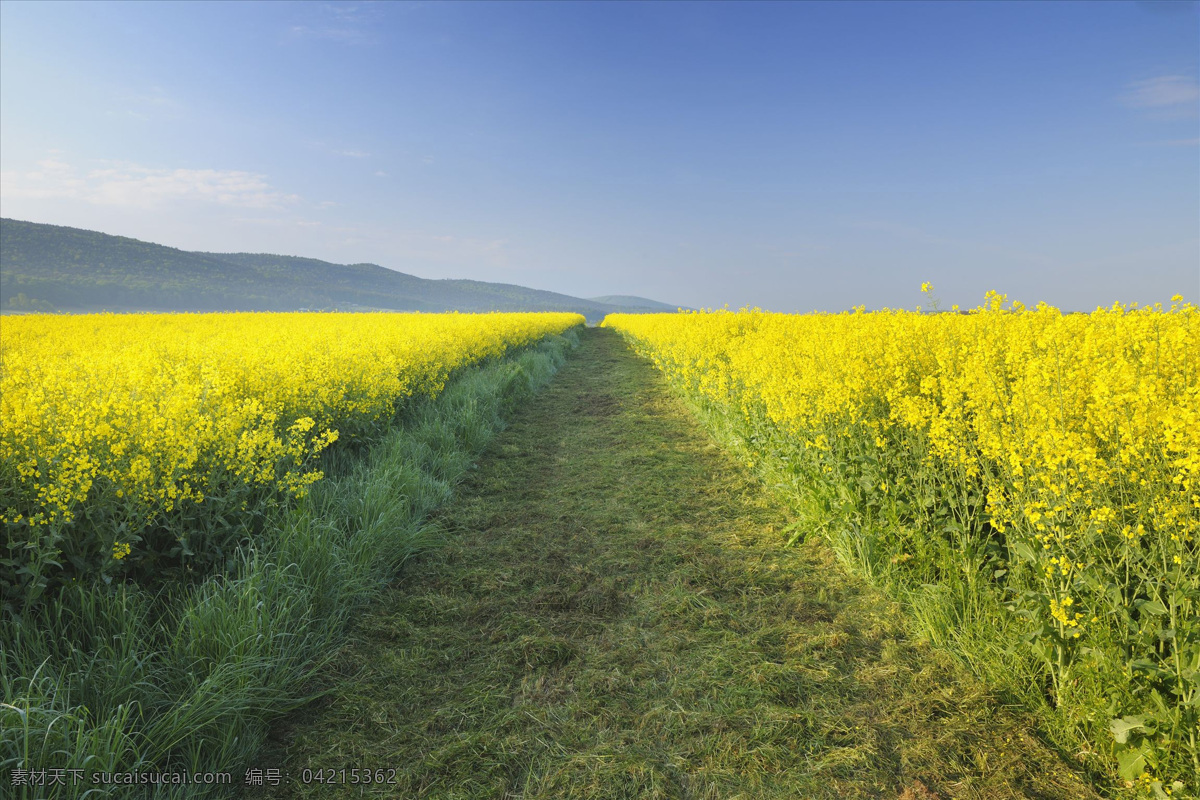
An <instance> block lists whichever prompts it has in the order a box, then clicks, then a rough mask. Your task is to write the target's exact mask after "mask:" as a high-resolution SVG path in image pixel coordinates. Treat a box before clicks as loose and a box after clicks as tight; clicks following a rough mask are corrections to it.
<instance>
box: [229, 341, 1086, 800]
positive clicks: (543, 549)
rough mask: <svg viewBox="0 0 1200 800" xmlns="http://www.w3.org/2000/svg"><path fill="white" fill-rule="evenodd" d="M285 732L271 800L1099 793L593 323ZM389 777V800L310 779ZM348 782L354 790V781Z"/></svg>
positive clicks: (271, 759) (382, 792)
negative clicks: (318, 775)
mask: <svg viewBox="0 0 1200 800" xmlns="http://www.w3.org/2000/svg"><path fill="white" fill-rule="evenodd" d="M582 341H583V344H582V346H581V347H580V349H579V350H578V351H577V353H576V355H575V356H574V357H573V358H572V359H571V360H570V361H569V362H568V363H567V364H566V365H565V366H564V367H563V369H562V371H561V372H560V373H559V375H558V377H557V378H556V379H555V381H554V382H553V383H552V384H551V385H550V386H549V387H548V388H547V389H546V390H545V391H544V392H543V393H542V394H541V395H540V396H538V397H537V398H536V399H534V400H533V401H531V402H529V403H528V404H527V405H526V406H525V407H524V408H522V409H520V410H519V411H518V412H517V414H516V415H515V416H514V418H513V422H512V424H511V425H510V427H509V428H508V429H507V430H506V431H505V432H504V433H502V434H501V435H499V436H498V437H497V438H496V439H495V440H494V441H493V443H492V444H491V446H490V448H489V449H488V451H487V452H486V453H485V455H484V457H483V459H482V460H481V463H480V466H479V468H478V469H477V470H476V471H474V472H472V473H471V474H470V477H469V478H468V479H467V482H466V484H465V485H463V486H462V487H461V488H460V492H459V499H457V500H455V501H453V502H452V503H451V504H450V505H448V506H446V507H445V508H444V509H443V510H442V511H441V512H440V513H439V514H438V515H437V517H436V519H435V524H437V525H439V526H440V528H441V530H442V531H443V534H444V538H445V541H444V546H442V547H441V548H439V549H438V550H436V551H434V552H431V553H428V554H426V555H424V556H421V557H419V558H417V559H414V560H412V561H410V562H409V564H408V566H407V567H406V568H405V571H404V573H403V575H402V576H401V577H400V579H399V580H398V581H397V583H396V586H395V587H394V589H393V590H392V591H391V592H390V593H389V594H388V595H387V596H386V598H385V599H384V601H383V603H382V604H381V605H380V606H378V607H376V608H375V609H373V610H372V611H371V612H370V613H368V614H367V615H366V616H364V617H363V618H362V619H361V620H360V622H359V625H358V627H357V630H356V631H355V633H354V635H353V638H352V641H351V643H350V644H349V645H348V646H347V647H346V648H345V649H344V650H343V651H342V652H341V653H340V654H339V656H338V657H337V659H336V660H335V661H334V665H333V668H332V670H331V671H330V674H328V675H327V676H326V677H327V680H328V681H330V683H331V685H332V686H333V689H332V691H331V692H330V693H329V694H328V695H327V696H326V697H325V698H324V699H323V700H321V701H318V702H317V703H315V704H314V705H313V706H312V707H310V708H309V709H308V710H306V711H304V712H302V713H301V714H298V715H294V716H293V717H291V718H290V719H289V720H288V721H287V723H286V724H285V725H284V726H282V727H281V728H280V729H279V730H278V731H277V740H276V742H275V743H274V744H273V749H272V750H270V751H269V752H268V753H267V754H266V755H265V757H264V759H263V760H262V762H261V763H262V764H263V765H264V766H281V767H283V768H284V769H285V770H286V772H287V774H288V775H289V776H290V783H289V784H287V785H286V786H283V787H280V788H278V789H264V790H255V791H254V792H253V793H252V796H255V797H259V796H264V797H265V796H271V797H297V796H312V797H322V798H325V797H338V796H345V797H358V796H385V797H397V798H399V797H404V798H411V797H431V798H485V797H486V798H547V799H549V798H713V799H714V800H716V799H717V798H721V799H725V798H735V797H741V798H775V797H778V798H826V797H828V798H834V797H838V798H841V797H854V798H858V797H861V798H903V799H904V800H929V798H935V797H936V798H950V797H972V798H1017V797H1021V798H1088V797H1092V796H1094V795H1092V793H1091V792H1090V791H1089V790H1088V789H1087V788H1086V787H1085V786H1083V785H1082V784H1080V783H1079V781H1078V779H1077V778H1075V777H1074V775H1073V774H1071V773H1070V772H1069V771H1068V770H1066V769H1065V768H1064V766H1063V762H1062V761H1061V759H1060V758H1059V757H1058V756H1057V755H1055V754H1053V753H1051V752H1049V751H1048V750H1046V748H1045V747H1043V746H1042V745H1041V744H1040V743H1039V742H1038V740H1036V739H1035V738H1034V737H1033V736H1032V735H1031V733H1030V730H1031V728H1030V723H1029V722H1028V720H1025V719H1022V718H1020V717H1019V716H1017V715H1015V714H1013V713H1012V712H1010V711H1008V710H1006V709H1003V708H1001V707H1000V706H999V704H998V703H997V701H996V700H995V699H994V698H993V697H990V696H989V695H988V694H986V693H985V692H984V691H982V690H981V689H980V688H979V687H978V686H977V685H975V684H973V683H971V682H970V681H968V680H966V679H964V678H962V677H960V676H959V673H957V672H956V670H954V669H953V668H952V667H951V666H950V664H949V663H948V662H946V661H944V660H942V659H940V658H939V657H938V656H937V654H936V653H933V652H931V651H930V650H928V649H927V648H924V647H922V646H919V645H917V644H915V643H912V642H909V641H907V640H906V639H905V637H904V635H903V633H902V625H901V622H900V619H899V617H898V615H897V612H896V610H895V609H894V608H893V607H892V606H890V605H889V604H888V603H886V602H884V601H883V600H881V599H880V598H879V597H878V595H876V594H875V593H874V592H873V591H871V590H870V589H868V588H866V587H865V586H863V585H862V584H861V583H860V582H858V581H856V580H853V579H850V578H847V577H845V576H844V575H843V574H842V572H841V570H840V569H839V568H838V566H837V565H836V563H835V562H834V560H833V557H832V556H831V554H830V553H829V552H828V550H827V549H826V548H825V547H824V546H822V545H821V544H820V543H816V542H814V543H810V544H808V545H805V546H802V547H799V548H791V549H786V548H783V547H782V546H781V540H782V538H783V537H784V534H783V533H782V532H781V531H782V529H783V528H784V527H785V525H786V524H787V522H788V520H787V519H786V516H785V512H784V511H783V510H782V506H781V505H779V504H776V503H774V502H773V501H772V499H771V498H770V496H769V494H768V492H767V491H766V490H765V489H763V488H762V487H761V486H760V485H758V484H756V483H754V482H753V480H752V479H751V478H750V477H748V475H747V474H746V473H745V472H744V471H743V470H741V469H740V467H738V466H737V465H736V464H735V463H733V462H732V461H731V460H730V459H729V458H728V457H727V456H725V455H724V454H723V453H722V452H721V451H720V450H718V449H717V448H716V447H715V446H714V445H712V444H711V442H710V439H709V438H708V436H707V435H706V434H705V432H704V431H703V430H702V429H701V428H700V427H699V426H698V424H697V423H696V422H695V421H694V420H693V419H692V418H691V417H690V416H689V415H688V413H687V411H686V410H685V409H684V408H683V406H682V404H681V403H680V402H679V401H678V400H677V399H675V398H674V397H673V396H672V395H671V394H670V393H669V392H668V391H667V389H666V387H665V385H664V384H663V382H662V380H661V378H660V377H659V376H658V374H657V373H656V372H655V371H654V369H653V368H652V367H651V366H650V365H649V364H648V363H646V362H645V361H643V360H641V359H639V358H638V357H636V356H634V355H633V354H632V353H630V352H629V351H628V350H627V349H626V348H625V346H624V344H623V343H622V341H621V340H620V339H619V337H618V336H617V335H616V334H615V333H613V332H611V331H608V330H596V329H593V330H588V331H586V332H585V333H584V334H583V336H582ZM321 767H326V768H334V769H341V768H343V767H344V768H346V769H347V770H349V769H350V768H354V767H358V768H364V767H369V768H371V769H388V768H395V769H396V770H397V772H396V774H395V779H396V781H397V782H396V783H395V784H392V785H388V786H373V787H369V788H364V787H361V786H351V785H344V786H340V787H330V786H328V785H316V784H313V785H309V786H305V785H303V784H302V783H301V781H300V779H301V775H302V770H304V769H306V768H307V769H314V770H315V769H317V768H321ZM347 779H349V773H347Z"/></svg>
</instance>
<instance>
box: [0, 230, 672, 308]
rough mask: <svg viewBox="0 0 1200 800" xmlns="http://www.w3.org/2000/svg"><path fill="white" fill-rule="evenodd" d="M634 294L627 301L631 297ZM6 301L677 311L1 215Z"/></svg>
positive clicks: (641, 302)
mask: <svg viewBox="0 0 1200 800" xmlns="http://www.w3.org/2000/svg"><path fill="white" fill-rule="evenodd" d="M626 301H628V302H626ZM0 308H3V309H6V310H17V311H21V310H24V311H100V310H107V311H295V310H301V309H309V310H335V309H336V310H342V311H364V310H385V311H429V312H440V311H455V310H457V311H574V312H577V313H579V314H583V315H584V316H585V317H587V318H588V319H589V320H591V321H596V320H599V319H601V318H603V317H604V315H605V314H610V313H614V312H625V313H629V312H646V311H663V310H671V311H673V310H675V307H674V306H670V305H668V304H666V303H659V302H656V301H654V300H645V299H643V298H640V297H623V296H614V297H612V298H604V299H591V300H587V299H584V298H580V297H571V296H570V295H565V294H558V293H556V292H545V291H540V290H538V289H529V288H527V287H524V286H515V285H512V284H506V283H487V282H484V281H469V280H429V279H426V278H418V277H416V276H415V275H407V274H405V273H403V272H396V271H395V270H390V269H387V268H385V267H381V266H379V265H377V264H332V263H330V262H328V261H320V260H317V259H315V258H301V257H297V256H278V255H270V254H265V253H199V252H190V251H187V250H178V249H176V248H174V247H165V246H163V245H159V244H152V243H150V242H143V241H140V240H138V239H130V238H127V237H124V236H110V235H108V234H104V233H97V232H95V231H86V230H82V229H79V228H67V227H62V226H58V225H43V224H40V223H36V222H23V221H21V220H15V219H3V220H0Z"/></svg>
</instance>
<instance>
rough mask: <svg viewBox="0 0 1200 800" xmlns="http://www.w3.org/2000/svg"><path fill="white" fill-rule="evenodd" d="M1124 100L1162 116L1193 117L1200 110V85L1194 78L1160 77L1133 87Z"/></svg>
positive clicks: (1123, 97) (1124, 96)
mask: <svg viewBox="0 0 1200 800" xmlns="http://www.w3.org/2000/svg"><path fill="white" fill-rule="evenodd" d="M1120 99H1121V102H1122V103H1124V104H1125V105H1127V106H1129V107H1130V108H1144V109H1149V110H1150V111H1153V112H1156V113H1157V114H1158V115H1162V114H1164V113H1166V114H1169V115H1171V116H1193V115H1195V114H1196V112H1197V111H1198V110H1200V81H1197V80H1196V77H1195V76H1194V75H1160V76H1158V77H1157V78H1147V79H1146V80H1142V81H1134V82H1132V83H1130V84H1129V85H1128V86H1127V87H1126V91H1125V93H1124V94H1123V95H1121V98H1120Z"/></svg>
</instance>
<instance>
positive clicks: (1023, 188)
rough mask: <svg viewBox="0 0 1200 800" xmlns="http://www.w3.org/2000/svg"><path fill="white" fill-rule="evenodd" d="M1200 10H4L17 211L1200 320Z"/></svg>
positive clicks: (4, 74) (619, 286) (332, 6)
mask: <svg viewBox="0 0 1200 800" xmlns="http://www.w3.org/2000/svg"><path fill="white" fill-rule="evenodd" d="M1198 74H1200V13H1198V10H1197V4H1195V3H1155V2H1150V3H1146V2H1143V3H1134V2H1129V3H1124V2H1109V3H1073V2H1059V3H1049V2H1045V3H987V2H973V3H943V2H937V3H906V2H885V3H874V2H854V3H815V2H811V3H783V2H773V3H754V2H748V3H685V2H671V3H644V4H643V3H628V2H623V3H506V2H485V3H466V2H456V3H344V4H342V3H296V4H290V3H264V4H256V3H201V4H187V3H177V2H173V3H141V2H139V3H131V4H123V3H100V2H91V3H83V4H71V3H63V2H56V3H33V2H18V1H17V0H4V2H3V3H0V169H2V171H3V182H2V189H0V212H2V213H3V215H4V216H6V217H14V218H18V219H29V220H34V221H37V222H48V223H54V224H60V225H72V226H77V227H84V228H90V229H93V230H100V231H104V232H106V233H114V234H121V235H126V236H133V237H136V238H141V239H146V240H150V241H155V242H160V243H162V244H168V245H172V246H176V247H183V248H186V249H197V250H212V251H254V252H276V253H286V254H293V255H304V256H313V257H317V258H323V259H327V260H330V261H336V262H340V263H350V262H360V261H371V262H374V263H378V264H382V265H384V266H386V267H390V268H393V269H398V270H401V271H404V272H410V273H413V274H417V275H421V276H423V277H430V278H441V277H465V278H475V279H480V280H492V281H503V282H510V283H520V284H524V285H528V286H533V287H537V288H543V289H551V290H554V291H560V292H565V293H568V294H574V295H580V296H594V295H601V294H638V295H643V296H647V297H652V298H655V299H659V300H663V301H666V302H671V303H680V304H684V305H689V306H693V307H711V306H721V305H724V304H729V305H730V306H731V307H739V306H743V305H757V306H761V307H764V308H771V309H774V310H780V311H808V310H812V309H822V310H835V311H836V310H841V309H845V308H849V307H851V306H854V305H858V304H865V305H867V306H868V307H869V308H878V307H882V306H891V307H898V306H908V307H912V306H915V305H916V304H917V303H919V302H921V299H922V297H921V295H920V292H919V286H920V284H921V282H922V281H926V280H929V281H932V282H933V283H934V285H935V287H936V288H937V291H936V294H937V295H938V296H940V297H941V299H942V301H943V302H944V303H946V304H950V303H959V304H962V305H964V306H974V305H977V304H979V303H980V302H982V299H983V295H984V293H985V292H986V291H987V290H989V289H996V290H999V291H1002V292H1006V293H1008V294H1009V295H1010V296H1012V297H1014V298H1017V299H1021V300H1023V301H1026V302H1029V303H1033V302H1037V301H1039V300H1045V301H1047V302H1050V303H1053V304H1055V305H1058V306H1060V307H1063V308H1066V309H1084V310H1090V309H1091V308H1094V307H1095V306H1097V305H1107V304H1110V303H1111V302H1113V301H1114V300H1121V301H1138V302H1143V303H1145V302H1154V301H1168V300H1169V298H1170V296H1171V295H1172V294H1174V293H1176V292H1179V293H1182V294H1183V295H1184V296H1185V297H1186V298H1187V299H1188V300H1191V301H1198V300H1200V146H1198V144H1200V116H1198V113H1197V112H1198V109H1200V82H1198Z"/></svg>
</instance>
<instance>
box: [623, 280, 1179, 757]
mask: <svg viewBox="0 0 1200 800" xmlns="http://www.w3.org/2000/svg"><path fill="white" fill-rule="evenodd" d="M922 291H923V292H927V293H928V292H930V291H932V287H931V286H929V285H927V284H926V285H923V286H922ZM935 308H936V305H935ZM603 324H604V325H605V326H606V327H612V328H615V329H617V330H618V331H620V332H621V333H622V334H623V335H624V336H625V337H626V338H627V339H628V340H630V342H631V344H632V346H633V347H634V348H635V349H636V350H637V351H639V352H640V353H642V354H643V355H645V356H647V357H648V358H650V359H651V360H652V361H653V362H654V364H655V365H656V366H658V367H659V368H660V369H661V370H662V371H663V372H664V373H665V374H666V375H667V377H668V378H669V379H670V380H671V381H672V383H674V384H675V385H676V386H678V387H680V388H681V389H682V390H683V391H684V392H685V393H688V394H690V395H692V396H696V397H700V398H703V399H704V400H705V401H706V402H709V403H711V404H715V405H716V406H718V407H721V408H725V409H729V410H731V411H733V412H734V413H735V414H736V415H740V416H741V418H742V419H744V421H745V422H746V424H747V426H748V429H749V430H751V431H765V433H764V434H763V435H762V436H759V435H758V434H757V433H756V434H754V435H753V436H752V437H750V438H751V439H752V440H753V441H754V442H759V444H751V445H749V447H750V449H751V450H752V451H753V450H754V448H756V447H757V448H760V449H761V448H763V447H773V448H784V449H787V448H790V450H788V452H789V453H793V452H794V453H795V454H798V455H791V454H789V455H787V456H786V463H787V464H790V465H792V466H791V467H789V468H790V469H796V470H800V469H801V466H800V465H804V464H808V465H810V466H808V467H804V470H806V472H804V473H803V474H804V475H805V476H806V477H805V478H804V480H812V481H820V480H829V481H842V485H841V486H839V487H837V490H836V491H835V492H833V493H831V495H830V496H839V497H841V496H853V497H859V498H863V499H862V500H861V504H860V505H859V506H857V508H858V511H857V512H855V513H869V512H870V509H883V511H880V512H879V513H880V515H881V516H882V517H886V518H888V519H891V520H893V522H895V521H896V520H899V521H900V522H899V526H900V527H899V528H898V529H899V530H900V531H901V532H900V533H898V534H895V539H894V541H896V542H898V544H896V546H895V553H894V554H893V555H895V556H896V557H895V558H894V559H893V561H892V563H893V564H896V565H898V566H901V567H906V566H908V564H907V563H905V562H907V561H908V559H906V558H902V557H901V554H903V553H905V552H907V551H905V550H904V548H905V547H909V546H911V545H912V544H913V541H914V539H913V538H912V537H914V536H915V537H916V538H917V539H920V538H921V537H924V542H926V543H929V542H931V541H933V540H936V539H939V538H940V539H941V540H942V541H933V544H932V545H930V546H929V547H924V548H921V547H920V546H918V549H919V550H922V552H928V553H967V554H968V555H969V554H970V553H975V554H979V556H978V558H977V559H976V560H975V561H973V562H971V561H970V559H969V558H967V559H965V560H962V561H961V563H960V564H959V566H958V567H957V575H958V576H959V579H962V578H961V576H963V574H964V572H966V573H973V574H974V575H979V574H980V573H984V576H983V578H980V579H979V583H980V585H982V584H983V583H986V582H988V581H993V580H994V588H995V591H996V592H997V593H998V595H999V596H1001V597H1002V599H1003V600H1004V601H1005V602H1009V601H1011V602H1012V603H1013V604H1014V608H1019V609H1020V610H1021V613H1022V614H1024V615H1028V616H1029V617H1030V618H1032V619H1034V620H1035V622H1034V623H1033V624H1032V626H1031V631H1032V633H1031V636H1034V637H1042V640H1041V641H1040V642H1034V644H1033V645H1032V646H1031V652H1036V653H1039V654H1043V655H1039V656H1038V657H1039V658H1042V659H1043V661H1044V663H1045V668H1046V669H1047V671H1048V672H1050V673H1051V675H1052V677H1053V679H1054V685H1055V687H1056V690H1057V689H1058V688H1060V687H1071V686H1076V685H1077V684H1078V680H1077V677H1078V675H1079V674H1080V673H1079V672H1078V671H1076V670H1078V669H1083V667H1081V666H1078V665H1079V663H1080V659H1087V660H1088V664H1087V667H1086V668H1087V669H1088V670H1091V671H1092V672H1093V673H1096V674H1098V673H1099V672H1100V671H1103V672H1104V675H1105V677H1101V678H1096V679H1095V680H1091V681H1090V682H1089V685H1102V686H1104V691H1106V692H1110V694H1109V695H1108V696H1107V697H1100V695H1099V692H1097V698H1096V706H1095V708H1097V709H1100V710H1096V711H1095V713H1094V714H1092V718H1094V719H1101V720H1103V719H1104V718H1105V717H1104V714H1105V713H1106V712H1105V710H1103V709H1102V708H1101V707H1100V705H1099V704H1100V703H1101V702H1103V703H1105V704H1107V703H1110V702H1112V703H1115V704H1116V705H1118V706H1120V707H1121V709H1122V712H1123V713H1134V714H1141V715H1143V716H1142V717H1139V718H1145V719H1147V720H1148V719H1150V718H1151V717H1152V716H1153V715H1158V716H1157V717H1154V718H1155V720H1156V721H1155V723H1154V724H1155V726H1157V730H1158V731H1159V733H1160V735H1161V737H1164V738H1160V739H1159V740H1157V741H1159V742H1162V741H1166V742H1168V744H1167V745H1155V746H1163V747H1165V748H1166V750H1165V751H1164V754H1163V755H1162V764H1163V765H1166V764H1168V763H1174V764H1181V763H1187V764H1189V765H1192V766H1196V767H1200V750H1198V743H1197V737H1196V735H1195V731H1196V730H1197V729H1200V728H1197V722H1198V714H1197V707H1198V706H1200V683H1198V682H1197V676H1200V309H1197V307H1196V306H1195V305H1192V304H1185V303H1183V302H1182V298H1179V297H1178V296H1177V297H1176V298H1173V304H1172V305H1171V306H1170V307H1169V308H1163V307H1162V306H1161V305H1155V306H1152V307H1143V308H1139V307H1137V306H1136V305H1131V306H1123V305H1121V304H1114V305H1113V306H1112V307H1110V308H1100V309H1097V310H1096V311H1095V312H1093V313H1091V314H1068V313H1062V312H1060V311H1059V310H1058V309H1056V308H1053V307H1051V306H1048V305H1045V304H1041V305H1038V306H1037V307H1036V308H1027V307H1025V306H1023V305H1022V304H1020V303H1011V304H1009V303H1007V298H1006V297H1005V296H1003V295H999V294H996V293H989V295H988V297H987V300H986V302H985V304H984V305H983V306H981V307H980V308H977V309H974V310H972V311H971V312H969V313H920V312H909V311H891V310H884V311H882V312H874V313H865V312H864V311H863V310H862V309H861V308H858V309H855V310H854V312H849V313H844V314H811V315H788V314H775V313H767V312H763V311H760V310H757V309H754V310H742V311H740V312H729V311H715V312H698V313H681V314H659V315H611V316H609V317H608V318H606V319H605V321H604V323H603ZM763 442H765V443H766V444H762V443H763ZM781 442H782V443H784V444H779V443H781ZM780 452H781V453H782V452H783V450H780ZM855 502H860V501H855ZM939 508H941V509H942V512H941V516H940V517H939V516H938V515H937V509H939ZM864 509H866V510H865V511H864ZM887 509H892V510H893V512H892V514H891V516H889V515H888V513H885V512H887ZM895 509H901V511H899V512H895V511H894V510H895ZM931 509H932V510H931ZM946 509H948V510H946ZM903 515H908V519H909V520H910V522H909V523H905V522H904V520H903V519H902V517H903ZM922 515H923V516H922ZM906 524H907V525H908V528H909V529H911V528H914V527H915V528H916V529H917V530H920V531H921V532H920V533H916V534H913V533H911V530H909V529H905V527H904V526H905V525H906ZM943 531H946V532H945V533H943ZM884 535H892V534H890V533H889V534H884ZM904 536H909V537H910V538H909V539H904V538H903V537H904ZM917 544H918V545H920V542H918V543H917ZM913 552H916V551H913ZM937 557H938V558H941V556H937ZM930 558H931V559H932V558H934V557H933V556H930ZM914 563H915V562H914ZM985 566H986V569H985ZM939 569H940V570H941V572H939ZM954 572H955V570H954V569H953V568H951V569H946V568H944V567H938V566H937V565H936V564H935V565H934V567H933V568H932V569H931V570H930V571H929V572H927V573H925V575H926V576H927V580H938V579H939V578H937V577H928V576H936V575H939V574H940V575H945V576H948V577H950V578H953V574H954ZM993 573H994V575H995V578H994V579H993ZM984 578H986V580H984ZM966 580H967V581H968V583H970V585H975V583H974V581H976V578H974V577H972V576H971V575H970V574H968V577H967V578H966ZM989 591H990V589H989ZM1102 620H1103V622H1101V621H1102ZM1038 631H1040V633H1038ZM1085 641H1086V642H1087V646H1086V647H1083V646H1081V645H1082V643H1083V642H1085ZM1130 676H1132V678H1131V677H1130ZM1131 680H1132V684H1133V685H1130V683H1131ZM1064 691H1065V692H1068V693H1069V691H1078V690H1068V689H1064ZM1166 696H1173V698H1174V699H1173V700H1171V701H1170V702H1169V703H1167V704H1165V705H1164V703H1163V701H1162V700H1161V698H1162V697H1166ZM1113 698H1117V699H1116V700H1114V699H1113ZM1155 698H1159V699H1155ZM1110 711H1111V709H1110ZM1087 713H1089V714H1091V713H1092V712H1087ZM1100 730H1101V733H1099V734H1097V737H1103V736H1107V735H1108V734H1107V731H1104V730H1103V728H1101V729H1100ZM1189 731H1190V733H1189ZM1110 742H1111V740H1110ZM1178 759H1182V760H1178Z"/></svg>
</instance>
